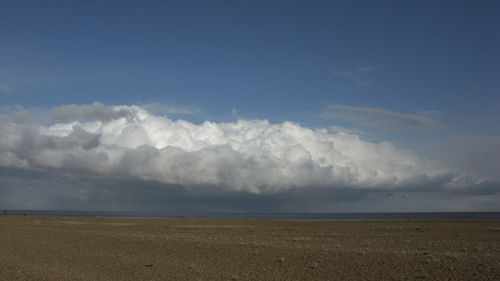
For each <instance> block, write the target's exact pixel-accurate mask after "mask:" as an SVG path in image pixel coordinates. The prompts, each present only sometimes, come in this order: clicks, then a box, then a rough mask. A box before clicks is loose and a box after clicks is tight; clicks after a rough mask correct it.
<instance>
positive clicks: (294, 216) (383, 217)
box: [6, 210, 500, 221]
mask: <svg viewBox="0 0 500 281" xmlns="http://www.w3.org/2000/svg"><path fill="white" fill-rule="evenodd" d="M6 215H21V216H22V215H27V216H69V217H105V218H106V217H108V218H165V219H221V220H287V221H364V220H366V221H399V220H500V212H446V213H444V212H443V213H237V212H234V213H231V212H204V213H168V212H114V211H113V212H111V211H107V212H106V211H62V210H6Z"/></svg>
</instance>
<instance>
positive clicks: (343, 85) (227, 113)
mask: <svg viewBox="0 0 500 281" xmlns="http://www.w3.org/2000/svg"><path fill="white" fill-rule="evenodd" d="M499 12H500V3H499V2H498V1H2V2H1V3H0V105H1V106H2V108H3V110H4V111H9V108H14V107H15V106H20V107H22V108H24V109H26V110H28V111H32V112H35V111H50V110H53V109H54V108H58V107H60V106H64V105H71V104H76V105H88V104H92V103H93V102H99V103H102V104H104V105H105V106H112V105H139V106H144V107H146V108H148V109H149V110H150V111H152V112H154V113H156V114H159V115H164V114H167V116H169V117H170V118H173V119H174V120H178V119H182V120H187V121H190V122H194V123H195V124H201V123H202V122H204V121H206V120H210V121H214V122H233V121H236V120H237V119H238V118H242V119H267V120H269V121H270V122H271V123H282V122H285V121H291V122H294V123H297V124H300V125H302V126H303V127H306V128H313V129H314V128H326V129H328V130H330V132H333V131H336V130H338V128H339V127H340V128H342V130H346V131H349V132H351V133H354V134H356V135H358V136H360V137H361V138H363V139H367V140H371V141H374V142H378V141H382V140H385V141H389V142H391V143H393V144H395V145H396V146H397V147H400V148H401V149H411V150H413V151H416V153H418V154H420V155H423V156H426V157H427V156H429V155H430V156H432V155H434V156H435V155H441V154H439V153H443V155H446V156H443V157H444V159H446V161H448V162H452V160H450V159H455V158H453V157H454V156H453V155H455V154H457V153H458V154H460V155H462V156H460V157H459V158H460V159H462V160H456V159H455V160H453V161H454V163H452V164H451V165H455V164H457V163H459V164H460V165H458V166H462V165H463V166H466V167H471V166H472V167H473V168H474V167H482V165H479V164H477V163H476V164H471V163H462V162H463V161H465V160H463V159H466V158H468V157H469V156H468V155H469V154H472V155H474V157H476V158H477V157H483V156H484V155H490V154H489V153H487V152H484V151H482V152H480V153H479V152H477V153H476V151H475V150H474V151H472V152H467V153H465V154H464V153H462V152H463V151H464V147H467V148H469V147H471V146H478V149H479V148H480V147H482V148H481V149H483V150H484V149H486V150H488V148H489V147H492V148H495V149H496V148H497V147H500V145H499V140H498V138H499V135H500V130H499V128H500V126H498V123H499V122H500V110H499V109H500V108H499V105H500V95H499V90H500V79H499V73H500V36H499V35H500V20H499V18H498V14H499ZM448 143H452V144H451V145H450V146H448V145H447V144H448ZM485 143H486V144H487V145H484V144H485ZM443 147H448V149H443ZM450 147H451V148H450ZM485 147H486V148H485ZM436 153H438V154H436ZM492 154H493V155H490V156H489V158H488V159H486V160H485V163H494V162H495V161H496V160H497V159H500V156H498V153H496V152H494V153H492ZM478 155H483V156H478ZM474 159H475V158H474ZM478 161H479V160H478ZM474 163H475V162H474ZM448 164H449V163H448ZM484 165H486V164H484ZM493 173H496V170H495V169H493V172H491V173H490V174H493Z"/></svg>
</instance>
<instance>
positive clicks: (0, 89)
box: [0, 82, 12, 94]
mask: <svg viewBox="0 0 500 281" xmlns="http://www.w3.org/2000/svg"><path fill="white" fill-rule="evenodd" d="M10 92H12V88H11V87H10V86H9V85H7V83H4V82H0V93H5V94H8V93H10Z"/></svg>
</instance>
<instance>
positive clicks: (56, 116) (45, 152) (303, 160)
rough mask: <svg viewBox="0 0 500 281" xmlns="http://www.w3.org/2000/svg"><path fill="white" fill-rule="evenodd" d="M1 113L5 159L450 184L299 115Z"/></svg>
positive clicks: (312, 181) (165, 179)
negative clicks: (37, 117) (274, 120)
mask: <svg viewBox="0 0 500 281" xmlns="http://www.w3.org/2000/svg"><path fill="white" fill-rule="evenodd" d="M14 115H15V114H11V115H4V116H2V118H0V129H1V130H0V166H3V167H16V168H23V169H37V170H39V169H44V170H49V171H54V170H55V171H61V172H64V173H70V174H74V175H80V174H91V175H99V176H103V177H110V178H134V179H140V180H153V181H156V182H160V183H165V184H174V185H180V186H185V187H187V188H189V187H193V186H194V187H200V186H207V187H211V188H215V189H220V190H229V191H245V192H250V193H256V194H257V193H268V192H276V191H284V190H289V189H292V188H295V189H297V188H301V189H307V188H309V187H322V188H332V189H334V188H337V187H341V188H346V187H347V188H364V189H366V188H368V189H394V188H405V187H414V186H431V185H436V184H437V185H438V186H439V185H445V184H446V183H448V182H449V181H451V180H452V179H451V177H452V175H453V173H451V172H450V171H449V170H447V169H444V168H440V167H437V166H436V165H434V164H432V163H431V162H428V161H426V160H424V159H421V158H419V157H418V156H417V155H415V154H413V153H412V152H409V151H404V150H400V149H398V148H396V147H394V146H393V145H392V144H391V143H389V142H380V143H371V142H367V141H364V140H363V139H361V138H360V137H358V136H357V135H355V134H354V133H346V132H339V133H329V132H328V131H327V130H325V129H310V128H305V127H302V126H300V125H298V124H296V123H293V122H283V123H278V124H270V123H269V122H268V121H266V120H238V121H237V122H228V123H215V122H210V121H206V122H204V123H201V124H194V123H191V122H187V121H184V120H172V119H169V118H168V117H164V116H156V115H154V114H151V113H150V112H148V111H147V110H146V109H145V108H144V107H140V106H105V105H102V104H100V103H94V104H91V105H70V106H63V107H59V108H56V109H54V111H53V112H52V118H51V119H50V120H51V121H50V123H48V124H47V123H43V124H42V123H38V122H36V121H33V120H30V119H29V118H16V117H15V116H14Z"/></svg>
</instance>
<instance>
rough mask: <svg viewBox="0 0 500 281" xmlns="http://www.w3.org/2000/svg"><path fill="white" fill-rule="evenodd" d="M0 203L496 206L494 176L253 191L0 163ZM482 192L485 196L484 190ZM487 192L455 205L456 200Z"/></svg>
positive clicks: (227, 208)
mask: <svg viewBox="0 0 500 281" xmlns="http://www.w3.org/2000/svg"><path fill="white" fill-rule="evenodd" d="M0 186H1V187H0V206H1V207H0V208H3V209H37V210H98V211H151V212H388V211H389V212H406V211H409V212H417V211H463V210H464V209H466V210H469V211H470V210H488V211H491V210H498V207H495V200H496V199H495V198H499V197H500V185H499V184H498V183H496V182H491V183H489V184H485V185H484V187H482V188H479V189H478V188H474V189H463V190H461V191H460V192H455V191H453V192H452V191H447V190H444V189H440V188H436V189H434V190H432V188H430V187H425V188H416V187H415V188H408V189H406V190H404V189H403V190H389V191H388V190H373V189H368V188H367V189H363V188H359V189H353V188H349V187H328V188H327V187H308V188H291V189H288V190H285V191H280V192H271V193H260V194H254V193H249V192H241V191H239V192H237V191H231V190H222V189H220V188H217V187H214V186H191V187H185V186H179V185H170V184H164V183H160V182H157V181H146V180H140V179H126V178H115V179H110V178H108V177H106V178H105V177H102V176H95V175H89V176H81V175H79V176H78V177H75V176H73V175H71V174H66V173H61V172H59V171H55V172H54V171H47V170H38V171H34V170H27V169H19V168H0ZM485 195H487V196H485ZM485 197H486V198H489V199H488V200H486V201H484V202H483V203H481V204H477V205H466V206H463V208H457V206H459V205H456V204H457V202H462V201H467V200H469V201H471V200H472V201H474V200H475V198H485Z"/></svg>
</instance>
